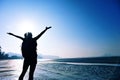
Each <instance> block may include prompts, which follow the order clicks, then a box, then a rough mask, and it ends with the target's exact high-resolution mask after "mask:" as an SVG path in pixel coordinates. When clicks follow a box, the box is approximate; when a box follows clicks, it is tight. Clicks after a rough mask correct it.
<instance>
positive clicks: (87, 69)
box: [0, 59, 120, 80]
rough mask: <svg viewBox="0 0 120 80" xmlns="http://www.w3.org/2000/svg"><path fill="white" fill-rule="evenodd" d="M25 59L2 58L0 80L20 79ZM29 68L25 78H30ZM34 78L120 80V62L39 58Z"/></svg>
mask: <svg viewBox="0 0 120 80" xmlns="http://www.w3.org/2000/svg"><path fill="white" fill-rule="evenodd" d="M22 66H23V59H14V60H0V80H18V77H19V75H20V73H21V72H22ZM28 77H29V69H28V71H27V73H26V75H25V78H24V80H28ZM34 80H120V64H106V63H75V62H74V63H73V62H57V61H52V60H49V59H38V63H37V66H36V70H35V73H34Z"/></svg>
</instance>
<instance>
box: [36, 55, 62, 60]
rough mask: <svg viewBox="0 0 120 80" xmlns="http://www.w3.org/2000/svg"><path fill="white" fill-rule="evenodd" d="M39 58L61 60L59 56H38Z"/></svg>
mask: <svg viewBox="0 0 120 80" xmlns="http://www.w3.org/2000/svg"><path fill="white" fill-rule="evenodd" d="M38 58H40V59H59V58H60V57H59V56H53V55H43V54H38Z"/></svg>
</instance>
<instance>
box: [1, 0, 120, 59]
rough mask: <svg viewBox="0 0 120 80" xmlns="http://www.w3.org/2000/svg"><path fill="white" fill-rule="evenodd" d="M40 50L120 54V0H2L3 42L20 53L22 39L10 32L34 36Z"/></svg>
mask: <svg viewBox="0 0 120 80" xmlns="http://www.w3.org/2000/svg"><path fill="white" fill-rule="evenodd" d="M45 26H52V29H50V30H49V31H47V32H46V33H45V34H44V35H43V36H42V37H41V38H40V39H39V40H38V50H37V51H38V53H42V54H45V55H56V56H60V57H88V56H104V55H115V56H118V55H120V1H119V0H0V45H1V46H2V48H3V50H4V51H5V52H15V53H20V46H21V42H22V41H21V40H19V39H16V38H14V37H11V36H9V35H7V34H6V33H7V32H13V33H14V34H17V35H20V36H23V34H24V33H25V32H28V31H31V32H32V33H33V36H36V35H37V34H39V33H40V32H41V31H42V30H44V28H45Z"/></svg>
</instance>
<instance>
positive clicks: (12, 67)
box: [0, 60, 23, 80]
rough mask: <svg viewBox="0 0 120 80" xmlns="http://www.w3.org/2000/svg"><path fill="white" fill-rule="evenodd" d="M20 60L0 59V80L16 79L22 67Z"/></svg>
mask: <svg viewBox="0 0 120 80" xmlns="http://www.w3.org/2000/svg"><path fill="white" fill-rule="evenodd" d="M22 62H23V61H22V60H1V61H0V65H1V66H0V80H18V79H17V78H18V76H19V75H20V73H21V69H22Z"/></svg>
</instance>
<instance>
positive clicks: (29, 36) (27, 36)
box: [24, 32, 32, 38]
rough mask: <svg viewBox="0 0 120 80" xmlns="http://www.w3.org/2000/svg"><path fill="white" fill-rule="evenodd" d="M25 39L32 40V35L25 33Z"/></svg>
mask: <svg viewBox="0 0 120 80" xmlns="http://www.w3.org/2000/svg"><path fill="white" fill-rule="evenodd" d="M24 36H25V38H32V33H31V32H27V33H25V34H24Z"/></svg>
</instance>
